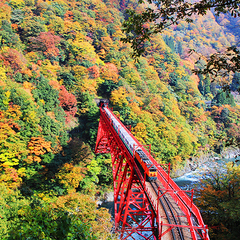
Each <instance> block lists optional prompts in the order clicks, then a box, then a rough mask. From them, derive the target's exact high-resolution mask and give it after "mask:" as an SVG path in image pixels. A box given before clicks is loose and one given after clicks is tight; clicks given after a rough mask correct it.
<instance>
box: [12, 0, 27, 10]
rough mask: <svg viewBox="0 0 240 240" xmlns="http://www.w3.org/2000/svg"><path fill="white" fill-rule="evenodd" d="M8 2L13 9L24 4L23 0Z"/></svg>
mask: <svg viewBox="0 0 240 240" xmlns="http://www.w3.org/2000/svg"><path fill="white" fill-rule="evenodd" d="M9 3H10V5H11V6H12V8H13V9H18V8H19V9H21V8H23V7H24V6H25V2H24V0H10V2H9Z"/></svg>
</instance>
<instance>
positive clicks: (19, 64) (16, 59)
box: [0, 48, 27, 73]
mask: <svg viewBox="0 0 240 240" xmlns="http://www.w3.org/2000/svg"><path fill="white" fill-rule="evenodd" d="M0 61H3V65H5V66H9V67H10V68H11V69H12V70H13V72H14V73H17V72H22V71H23V70H24V69H25V68H26V63H27V60H26V59H25V58H24V56H23V55H22V54H21V53H20V52H18V51H17V50H15V49H12V48H8V50H7V51H3V52H2V53H1V54H0Z"/></svg>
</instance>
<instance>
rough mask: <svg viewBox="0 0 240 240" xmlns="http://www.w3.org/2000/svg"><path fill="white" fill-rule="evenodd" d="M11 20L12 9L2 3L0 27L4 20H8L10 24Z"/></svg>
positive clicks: (0, 7)
mask: <svg viewBox="0 0 240 240" xmlns="http://www.w3.org/2000/svg"><path fill="white" fill-rule="evenodd" d="M10 19H11V7H10V6H8V5H7V4H4V3H3V2H0V26H1V25H2V21H3V20H7V21H8V22H9V21H10Z"/></svg>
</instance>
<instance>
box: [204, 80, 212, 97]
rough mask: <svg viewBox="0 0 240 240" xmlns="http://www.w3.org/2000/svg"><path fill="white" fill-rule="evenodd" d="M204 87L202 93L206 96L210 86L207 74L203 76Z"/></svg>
mask: <svg viewBox="0 0 240 240" xmlns="http://www.w3.org/2000/svg"><path fill="white" fill-rule="evenodd" d="M204 82H205V89H204V95H205V96H206V95H207V94H209V93H211V91H210V86H211V81H210V78H209V76H207V77H206V78H205V81H204Z"/></svg>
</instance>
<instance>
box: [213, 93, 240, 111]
mask: <svg viewBox="0 0 240 240" xmlns="http://www.w3.org/2000/svg"><path fill="white" fill-rule="evenodd" d="M226 104H228V105H231V106H235V105H236V104H235V102H234V98H233V95H232V94H231V93H228V92H224V91H220V92H218V93H217V95H216V96H215V97H214V98H213V100H212V106H213V105H215V106H218V107H219V106H222V105H226Z"/></svg>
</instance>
